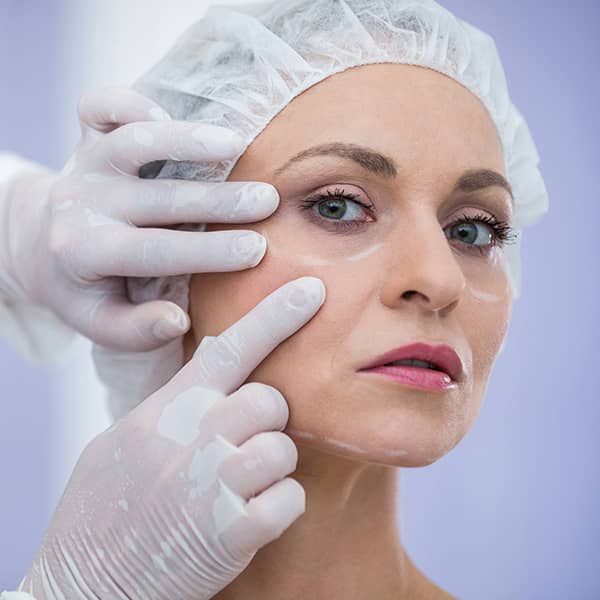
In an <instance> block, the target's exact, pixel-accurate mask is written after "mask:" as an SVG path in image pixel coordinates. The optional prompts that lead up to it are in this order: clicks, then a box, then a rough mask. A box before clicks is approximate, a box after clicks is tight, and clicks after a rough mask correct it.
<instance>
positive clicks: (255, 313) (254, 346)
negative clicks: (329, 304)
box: [170, 277, 325, 395]
mask: <svg viewBox="0 0 600 600" xmlns="http://www.w3.org/2000/svg"><path fill="white" fill-rule="evenodd" d="M324 301H325V286H324V285H323V282H322V281H321V280H320V279H318V278H316V277H300V278H299V279H295V280H293V281H289V282H288V283H286V284H284V285H282V286H281V287H279V288H278V289H276V290H275V291H274V292H272V293H271V294H269V295H268V296H267V297H266V298H265V299H264V300H262V301H261V302H259V303H258V304H257V305H256V306H255V307H254V308H253V309H252V310H251V311H249V312H248V313H246V314H245V315H244V316H243V317H242V318H241V319H240V320H239V321H237V322H236V323H234V324H233V325H232V326H231V327H229V328H228V329H226V330H225V331H224V332H223V333H221V334H220V335H219V336H216V337H209V336H206V337H205V338H204V339H203V340H202V342H201V343H200V345H199V346H198V348H197V349H196V352H195V353H194V356H193V357H192V359H191V360H190V361H189V362H188V363H187V364H186V365H185V367H184V368H183V369H181V371H179V373H178V374H177V375H176V376H175V377H174V378H173V380H172V381H171V382H170V383H172V384H173V387H174V388H175V390H176V389H177V388H179V389H181V388H183V389H186V388H188V387H191V386H193V385H198V384H199V385H202V386H204V387H208V388H211V389H213V390H216V391H219V392H222V393H223V394H225V395H229V394H231V393H232V392H233V391H234V390H237V389H238V388H239V387H240V386H241V385H242V383H244V381H245V380H246V379H247V378H248V375H250V373H251V372H252V371H253V370H254V369H255V368H256V367H257V365H259V364H260V363H261V362H262V361H263V359H264V358H265V357H266V356H268V355H269V354H270V353H271V352H272V351H273V350H274V349H275V348H276V347H277V346H279V344H281V342H283V341H284V340H285V339H286V338H288V337H289V336H290V335H292V334H293V333H295V332H296V331H297V330H298V329H300V328H301V327H302V326H303V325H304V324H305V323H306V322H307V321H309V320H310V319H311V318H312V317H313V316H314V314H315V313H316V312H317V310H318V309H319V308H320V307H321V305H322V304H323V302H324Z"/></svg>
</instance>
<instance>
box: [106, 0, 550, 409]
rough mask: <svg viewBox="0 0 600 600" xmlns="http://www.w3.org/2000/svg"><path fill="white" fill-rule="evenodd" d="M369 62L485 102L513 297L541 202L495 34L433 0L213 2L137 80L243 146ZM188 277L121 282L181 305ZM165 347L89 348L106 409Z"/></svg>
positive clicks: (117, 405)
mask: <svg viewBox="0 0 600 600" xmlns="http://www.w3.org/2000/svg"><path fill="white" fill-rule="evenodd" d="M373 63H402V64H411V65H419V66H423V67H428V68H430V69H434V70H436V71H439V72H440V73H443V74H445V75H447V76H448V77H451V78H452V79H454V80H456V81H457V82H459V83H460V84H462V85H463V86H465V87H466V88H467V89H469V90H470V91H471V92H472V93H473V94H475V95H476V96H477V97H478V98H479V99H480V100H481V101H482V102H483V104H484V105H485V107H486V108H487V110H488V111H489V114H490V116H491V118H492V120H493V122H494V123H495V125H496V128H497V130H498V134H499V138H500V141H501V143H502V148H503V153H504V161H505V169H506V174H507V178H508V180H509V183H510V184H511V187H512V190H513V195H514V199H515V210H514V220H513V227H514V229H515V230H516V231H517V233H518V234H519V236H518V238H517V241H516V242H515V243H512V244H507V245H506V246H505V257H506V270H507V276H508V279H509V282H510V285H511V288H512V291H513V298H517V297H518V296H519V292H520V279H521V278H520V258H519V256H520V240H521V232H522V228H523V227H524V226H525V225H529V224H532V223H534V222H535V221H537V220H538V219H539V218H540V217H541V216H542V215H543V214H544V213H545V212H546V211H547V207H548V200H547V193H546V188H545V186H544V182H543V180H542V177H541V174H540V172H539V170H538V167H537V165H538V161H539V157H538V153H537V150H536V147H535V144H534V142H533V140H532V138H531V135H530V132H529V129H528V127H527V124H526V123H525V121H524V119H523V116H522V115H521V113H520V112H519V111H518V110H517V108H516V107H515V106H514V105H513V104H512V103H511V101H510V98H509V96H508V90H507V85H506V79H505V77H504V71H503V68H502V65H501V63H500V58H499V56H498V52H497V50H496V46H495V44H494V41H493V39H492V38H491V37H490V36H489V35H487V34H485V33H483V32H482V31H480V30H478V29H476V28H475V27H473V26H472V25H469V24H468V23H465V22H464V21H462V20H460V19H458V18H456V17H455V16H453V15H452V14H451V13H450V12H448V11H447V10H446V9H445V8H443V7H442V6H440V5H439V4H437V3H436V2H434V1H433V0H276V1H274V2H261V3H251V4H244V5H241V6H226V5H220V6H217V5H215V6H211V7H210V8H209V9H208V11H207V12H206V13H205V16H204V17H203V18H202V19H201V20H200V21H198V22H197V23H195V24H193V25H192V26H191V27H190V28H189V29H188V30H187V31H186V32H185V33H184V34H183V35H182V37H181V38H180V39H179V40H178V41H177V42H176V44H175V46H174V47H173V48H172V49H171V50H170V51H169V52H168V53H167V54H166V55H165V57H164V58H162V59H161V60H160V61H159V62H158V64H156V65H155V66H154V67H153V68H152V69H150V70H149V71H148V72H147V73H146V74H144V75H143V76H142V77H141V78H140V79H139V80H138V81H137V82H136V83H135V85H134V87H135V88H137V89H138V90H139V91H141V92H142V93H144V94H145V95H147V96H149V97H150V98H152V99H154V100H156V101H157V102H158V103H159V104H160V105H162V106H163V107H164V108H165V109H166V110H167V111H168V112H169V113H170V114H171V116H172V117H173V118H175V119H182V120H188V121H198V122H201V123H207V124H213V125H219V126H222V127H227V128H230V129H232V130H234V131H236V132H237V133H239V134H241V135H242V137H244V138H245V139H246V140H247V143H246V147H247V146H248V145H250V143H251V142H252V141H253V140H254V138H256V136H257V135H258V134H259V133H260V132H261V131H262V130H263V129H264V128H265V127H266V126H267V125H268V123H269V122H270V121H271V119H273V117H275V116H276V115H277V114H278V113H279V112H280V111H281V110H282V109H283V108H285V106H287V105H288V104H289V103H290V102H291V101H292V100H293V99H294V98H295V97H296V96H298V95H299V94H301V93H302V92H303V91H304V90H306V89H307V88H309V87H311V86H312V85H314V84H316V83H318V82H320V81H322V80H324V79H325V78H327V77H329V76H330V75H333V74H334V73H339V72H341V71H344V70H345V69H348V68H351V67H356V66H360V65H366V64H373ZM244 151H245V148H244ZM242 154H243V151H242V152H241V153H240V155H239V156H237V157H234V158H233V159H230V160H226V161H221V162H212V163H190V162H173V161H167V162H166V163H164V165H163V166H162V168H161V170H160V172H159V173H158V177H161V178H182V179H198V180H204V181H214V182H220V181H225V180H226V179H227V177H228V176H229V174H230V172H231V170H232V169H233V167H234V165H235V163H236V162H237V160H238V159H239V157H240V156H241V155H242ZM154 166H155V167H156V165H154ZM149 172H150V171H148V173H149ZM200 227H202V226H200ZM188 283H189V275H187V276H179V277H171V278H159V279H155V280H146V279H143V278H139V279H129V280H128V289H129V295H130V298H131V299H132V300H133V301H134V302H141V301H144V300H150V299H155V298H163V299H169V300H172V301H174V302H177V303H178V304H179V305H180V306H182V307H183V308H184V310H187V307H188V297H187V295H188V292H187V290H188ZM168 350H169V353H168V356H167V357H166V358H165V356H164V352H163V353H162V354H161V352H160V351H159V352H158V354H156V359H155V360H154V362H158V365H155V366H152V365H151V364H150V363H152V362H153V360H152V357H151V353H146V354H147V357H146V358H147V360H145V361H139V360H132V359H131V357H128V358H127V359H124V358H123V359H121V358H119V357H118V356H116V355H114V353H113V354H110V353H108V354H107V355H106V356H103V353H102V352H101V351H96V353H95V360H96V368H97V371H98V373H99V375H100V378H101V379H102V380H103V381H104V383H105V384H106V385H107V387H108V390H109V399H108V406H109V410H110V411H111V412H112V414H113V416H114V417H118V416H121V415H122V414H124V412H126V410H128V409H129V408H132V407H133V406H135V405H136V404H137V403H139V402H140V401H141V400H143V399H144V398H145V397H146V396H147V395H148V394H150V393H152V392H153V391H155V390H156V389H158V388H159V387H160V386H162V385H163V384H164V383H166V381H168V379H169V378H170V377H171V376H172V375H174V374H175V372H176V371H177V370H178V369H179V368H180V367H181V365H182V360H183V352H182V344H181V341H180V340H175V341H174V342H172V343H171V345H170V346H169V349H168ZM138 363H139V364H138ZM123 365H125V366H127V368H121V366H123ZM128 365H131V367H129V366H128ZM135 365H137V367H136V368H133V367H134V366H135Z"/></svg>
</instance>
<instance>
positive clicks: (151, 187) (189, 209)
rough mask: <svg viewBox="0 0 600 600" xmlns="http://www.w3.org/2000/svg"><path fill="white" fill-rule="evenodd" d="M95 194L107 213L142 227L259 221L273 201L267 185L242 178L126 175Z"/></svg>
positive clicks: (272, 189)
mask: <svg viewBox="0 0 600 600" xmlns="http://www.w3.org/2000/svg"><path fill="white" fill-rule="evenodd" d="M99 195H101V196H102V197H103V200H102V205H103V208H104V210H105V211H106V213H107V214H110V215H112V216H114V217H116V218H118V219H120V220H122V221H126V222H129V223H133V224H134V225H137V226H143V227H147V226H163V225H175V224H177V223H246V222H253V221H260V220H262V219H266V218H267V217H268V216H269V215H270V214H271V213H273V211H274V210H275V209H276V208H277V206H278V204H279V193H278V192H277V188H275V187H274V186H272V185H271V184H268V183H261V182H244V181H239V182H238V181H232V182H228V181H226V182H218V183H208V182H202V181H180V180H173V179H156V180H152V181H150V180H143V179H140V180H129V179H127V180H124V181H114V182H111V183H109V184H106V186H105V189H104V191H103V190H100V192H99Z"/></svg>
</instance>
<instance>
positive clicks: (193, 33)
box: [99, 0, 547, 599]
mask: <svg viewBox="0 0 600 600" xmlns="http://www.w3.org/2000/svg"><path fill="white" fill-rule="evenodd" d="M423 67H428V68H423ZM137 87H138V89H139V90H140V91H142V92H144V93H145V94H147V95H149V96H150V97H152V98H153V99H154V100H156V101H157V102H158V103H159V104H161V105H162V106H163V107H164V108H166V109H167V110H168V112H169V113H170V114H171V115H172V116H173V117H174V118H178V119H187V120H191V121H200V122H205V123H210V124H216V125H221V126H227V127H229V128H231V129H233V130H235V131H237V132H238V133H241V134H243V135H245V136H246V138H247V140H248V144H247V147H246V149H245V151H244V152H243V154H241V155H240V156H238V157H236V158H234V159H232V160H224V161H221V162H217V163H175V162H167V163H166V164H165V165H164V166H162V168H161V170H160V174H159V177H179V178H187V179H199V180H200V179H202V180H208V181H224V180H228V181H246V180H257V181H263V182H267V183H271V184H273V185H274V186H275V187H276V188H277V189H278V191H279V194H280V197H281V203H280V207H279V209H278V210H277V212H276V213H275V214H274V215H273V216H271V217H269V218H267V219H265V220H264V221H263V222H261V223H259V224H257V225H255V226H253V227H251V228H252V229H255V230H256V231H257V232H259V233H261V234H262V235H263V236H265V237H266V238H267V242H268V247H267V253H266V255H265V257H264V258H263V260H262V262H261V264H260V265H259V266H257V267H256V268H254V269H252V270H251V271H248V272H243V273H236V274H235V275H230V274H227V273H220V274H200V275H194V276H193V277H192V278H191V280H190V289H189V302H190V315H191V320H192V328H191V330H190V332H189V334H188V335H187V336H186V338H185V343H184V350H185V352H184V357H185V358H184V360H190V359H191V357H192V354H194V350H195V348H196V347H197V346H198V345H199V344H200V345H201V347H202V346H205V347H206V344H207V343H208V344H210V340H211V339H212V337H211V336H216V335H218V334H220V333H221V332H222V331H223V330H224V329H226V328H228V327H230V326H231V324H232V323H234V322H236V321H237V320H238V319H239V318H240V316H242V315H244V314H245V313H246V312H247V311H248V310H249V309H250V308H251V307H252V306H253V305H254V304H256V302H257V301H258V300H259V299H260V298H263V297H264V296H265V295H266V294H268V293H269V292H271V291H272V290H274V289H275V288H278V287H279V286H281V284H282V283H285V282H287V281H289V280H291V279H294V278H297V277H300V276H306V275H309V276H315V277H317V278H319V279H321V280H322V281H323V282H324V284H325V287H326V289H327V299H326V301H325V303H324V304H323V305H322V307H321V308H320V310H319V311H318V313H317V314H316V315H315V316H314V318H312V319H311V321H310V322H308V323H307V324H306V325H305V326H304V327H302V328H301V329H300V330H299V331H298V332H297V333H296V334H294V335H293V336H292V337H290V338H289V339H286V340H285V341H283V343H281V344H280V345H279V346H278V347H277V348H276V349H275V350H274V352H272V353H271V354H270V355H268V356H267V357H266V358H265V360H263V361H262V362H261V363H260V364H259V365H258V366H256V368H254V370H253V371H252V372H250V373H249V374H248V376H247V378H246V379H245V381H246V382H247V383H251V382H259V383H260V384H262V385H265V384H266V385H269V386H272V387H273V388H276V389H277V390H279V391H280V392H281V393H282V394H283V395H284V397H285V399H286V400H287V403H288V405H289V419H288V420H287V424H286V427H285V429H284V431H285V434H286V436H288V437H289V439H291V441H293V443H294V445H295V448H296V449H297V455H296V454H295V453H294V452H292V451H291V450H290V452H291V454H294V456H290V455H286V456H284V455H283V454H284V452H283V450H284V449H283V444H281V445H279V446H277V447H276V448H277V451H276V452H275V451H271V452H270V453H269V452H268V447H264V446H263V448H262V449H261V452H257V451H256V445H255V446H254V447H253V446H252V444H251V440H249V441H246V442H245V444H244V445H241V444H240V446H239V447H237V450H235V449H233V450H232V453H233V454H234V455H235V456H234V458H231V459H229V461H225V462H224V463H223V464H222V465H221V467H222V469H221V470H220V477H221V480H222V482H223V484H224V486H226V488H227V489H228V490H230V491H231V492H233V494H234V495H236V496H239V497H243V498H244V499H245V500H247V501H248V495H247V491H248V488H247V486H245V485H243V483H242V482H241V480H240V478H239V477H236V476H235V475H234V474H233V473H234V472H233V469H228V465H231V464H232V463H233V462H235V463H238V464H240V462H241V464H243V465H244V468H245V469H246V470H247V472H248V473H251V472H252V471H253V470H257V469H260V468H261V465H263V464H267V463H268V464H275V463H280V464H282V463H285V464H289V463H290V461H291V462H295V465H296V469H295V471H294V472H293V477H294V479H295V480H296V481H297V482H299V483H300V484H301V486H302V487H303V489H304V491H305V494H306V511H305V512H304V514H303V515H302V517H301V518H299V519H297V520H296V521H295V522H293V523H292V525H291V526H290V527H289V528H287V529H286V530H285V531H284V532H283V534H282V535H281V536H280V537H278V538H277V539H275V540H274V541H272V542H271V543H270V544H268V545H266V546H264V547H263V548H261V549H260V550H259V551H258V552H257V553H256V555H255V556H254V557H253V559H252V561H251V562H250V563H249V564H248V566H247V567H246V568H245V569H244V570H242V571H241V573H240V574H239V575H238V576H237V577H236V578H235V579H233V581H232V582H231V583H230V584H229V585H227V586H225V587H224V588H223V589H221V590H220V591H219V592H218V593H217V594H216V595H215V596H213V597H215V598H219V599H229V598H296V597H298V598H299V597H303V598H304V597H311V598H333V599H335V598H429V597H435V598H437V597H439V598H445V597H451V596H449V594H448V593H447V592H445V591H444V590H442V589H441V588H439V587H438V586H437V585H436V584H435V582H433V581H431V580H430V579H429V578H428V577H427V576H426V575H425V574H423V573H422V572H421V571H420V570H419V569H418V567H417V566H416V565H415V564H414V563H413V562H412V561H411V560H410V557H409V556H408V553H407V552H406V550H405V549H404V548H403V546H402V543H401V540H400V533H399V530H398V523H397V522H396V517H395V515H396V502H395V500H396V493H397V487H396V485H397V481H396V477H397V467H417V466H425V465H428V464H431V463H432V462H434V461H436V460H438V459H439V458H441V457H442V456H444V454H446V453H447V452H449V451H450V450H451V449H452V448H453V447H454V446H456V445H457V444H458V443H459V442H460V440H461V439H462V438H463V437H464V436H465V435H466V433H467V432H468V430H469V428H470V427H471V426H472V424H473V422H474V420H475V418H476V416H477V413H478V411H479V409H480V407H481V403H482V401H483V396H484V394H485V390H486V387H487V383H488V379H489V375H490V373H491V369H492V366H493V362H494V359H495V357H496V356H497V354H498V352H499V351H500V349H501V346H502V342H503V339H504V336H505V334H506V331H507V328H508V324H509V321H510V316H511V308H512V301H513V300H514V298H515V297H516V296H517V295H518V287H519V271H518V266H519V263H518V244H516V243H514V242H516V241H517V236H518V234H519V233H520V231H521V228H522V227H523V226H525V225H528V224H530V223H533V222H534V221H535V220H537V219H538V218H539V217H540V216H541V215H542V214H543V212H545V210H546V205H547V200H546V192H545V188H544V184H543V181H542V179H541V176H540V174H539V171H538V169H537V162H538V157H537V153H536V150H535V146H534V144H533V142H532V140H531V137H530V135H529V132H528V130H527V126H526V125H525V123H524V121H523V119H522V118H521V116H520V114H519V113H518V111H517V110H516V108H515V107H514V106H513V105H512V104H511V103H510V100H509V98H508V94H507V90H506V82H505V80H504V76H503V72H502V67H501V65H500V62H499V59H498V57H497V54H496V51H495V46H494V44H493V41H492V40H491V38H489V37H488V36H486V35H485V34H482V33H481V32H479V31H478V30H476V29H474V28H472V27H471V26H469V25H467V24H465V23H464V22H461V21H459V20H457V19H455V18H454V17H453V16H452V15H450V14H449V13H448V12H447V11H445V10H444V9H443V8H442V7H440V6H439V5H438V4H436V3H435V2H432V1H422V2H418V3H416V2H398V1H391V0H389V1H385V0H378V1H372V2H366V1H364V0H363V1H357V0H354V1H346V2H338V1H333V0H317V1H315V0H311V1H309V2H307V1H305V0H302V1H299V0H294V1H291V2H281V1H279V2H276V3H269V4H264V3H263V4H258V5H250V6H245V7H244V8H237V9H235V10H234V9H227V8H212V9H211V10H209V12H208V13H207V15H206V17H205V18H204V19H203V20H202V21H200V22H199V23H198V24H196V25H195V26H193V27H192V28H190V30H189V31H188V32H187V33H186V35H185V36H184V37H183V38H182V39H181V40H180V41H179V42H178V43H177V45H176V46H175V48H174V50H173V51H172V52H171V53H169V54H168V55H167V57H165V59H163V61H161V62H160V63H159V64H158V65H157V66H156V67H155V68H154V69H153V70H151V71H150V72H149V73H148V74H147V75H146V76H145V77H143V78H142V80H141V81H140V82H138V86H137ZM147 142H148V143H151V140H147ZM149 171H150V170H148V172H149ZM155 172H156V171H155ZM246 228H247V227H246ZM207 229H208V230H209V231H216V230H219V229H221V227H220V226H219V225H218V224H216V225H208V226H207ZM156 283H157V285H154V286H145V289H153V290H159V292H160V291H161V290H167V289H169V285H167V284H168V283H169V281H168V280H167V281H162V282H161V281H158V282H156ZM163 284H165V285H163ZM186 294H187V292H186ZM157 295H158V296H160V293H158V294H157ZM185 299H186V300H187V296H186V298H185ZM196 354H197V351H196ZM195 356H196V355H194V357H195ZM99 358H100V359H101V355H99ZM235 358H236V357H235V353H233V355H230V356H229V360H231V368H232V369H235V368H236V360H235ZM406 359H409V364H406V362H404V364H400V365H398V364H395V365H394V364H392V365H389V363H390V362H391V363H396V362H397V361H406ZM193 364H194V361H193V360H190V362H189V363H188V366H187V367H186V368H187V369H188V371H187V372H188V374H189V373H190V372H192V371H191V370H190V365H193ZM225 364H226V363H225ZM186 368H184V369H183V370H182V372H185V371H186ZM99 369H100V372H101V373H102V364H101V361H100V363H99ZM125 371H126V369H125V368H124V369H123V372H124V373H123V376H122V377H120V378H119V380H118V382H116V381H115V382H112V384H114V385H113V387H115V386H116V384H117V383H118V385H119V393H121V394H122V397H123V398H124V399H125V400H126V401H127V402H129V403H133V404H135V403H136V402H140V401H141V400H142V398H143V397H144V394H145V393H146V392H147V390H148V386H150V387H153V389H157V388H158V387H159V385H162V383H164V381H163V382H159V381H158V380H154V381H153V380H152V377H151V376H150V377H148V378H146V379H145V380H144V381H140V380H139V377H138V378H137V379H136V377H135V376H134V377H133V378H132V379H131V381H130V382H129V383H130V385H129V387H127V385H123V381H124V379H123V378H126V377H127V373H126V372H125ZM148 372H149V373H150V372H151V370H150V369H149V370H148ZM113 373H114V371H113ZM105 380H106V381H107V383H108V384H109V385H111V382H110V381H108V379H107V378H106V377H105ZM136 386H137V387H136ZM136 389H137V390H142V389H143V392H139V393H138V396H137V397H136V395H135V394H136ZM124 391H126V392H127V393H126V394H124ZM143 406H144V405H143V404H142V405H140V407H138V408H139V409H142V407H143ZM138 408H136V409H135V410H134V413H135V412H136V411H138ZM138 412H140V411H138ZM155 416H156V419H157V422H158V423H161V422H162V418H163V413H159V412H158V411H155ZM232 418H233V416H232ZM159 429H160V427H159ZM236 442H237V440H236V441H234V440H225V442H222V443H224V444H225V443H231V444H234V445H236ZM288 448H291V446H288ZM296 459H297V462H296ZM225 463H227V464H225ZM190 468H191V467H190ZM202 473H203V472H202V470H201V469H200V470H198V476H199V478H200V480H201V477H202ZM199 485H202V484H201V483H200V484H199ZM254 492H255V493H259V492H260V490H254ZM250 496H252V494H250ZM156 557H157V558H156V562H157V564H158V565H164V567H165V569H166V571H165V572H168V570H169V569H173V568H174V565H176V563H177V561H180V562H181V558H180V556H179V555H175V556H173V555H172V553H171V550H170V549H169V548H168V547H165V548H164V551H163V552H160V553H158V554H157V555H156ZM177 597H179V596H177ZM181 597H193V596H191V595H188V596H181Z"/></svg>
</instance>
